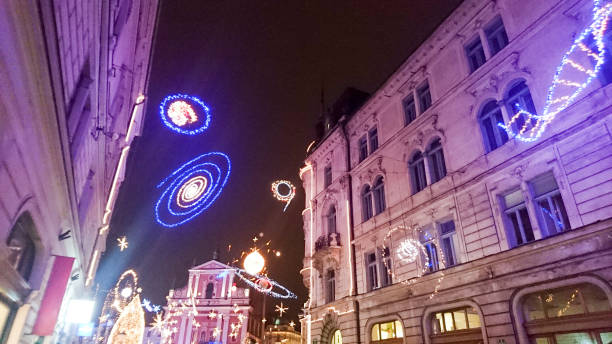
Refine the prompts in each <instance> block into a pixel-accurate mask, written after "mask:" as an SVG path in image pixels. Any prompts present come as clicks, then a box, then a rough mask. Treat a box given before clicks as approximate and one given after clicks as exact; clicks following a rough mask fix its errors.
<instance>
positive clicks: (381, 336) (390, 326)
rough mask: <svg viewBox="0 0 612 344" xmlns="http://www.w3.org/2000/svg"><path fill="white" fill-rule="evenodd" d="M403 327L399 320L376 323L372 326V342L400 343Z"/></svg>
mask: <svg viewBox="0 0 612 344" xmlns="http://www.w3.org/2000/svg"><path fill="white" fill-rule="evenodd" d="M403 338H404V327H403V326H402V322H401V321H399V320H395V321H389V322H383V323H378V324H375V325H374V326H372V332H371V339H372V343H390V344H395V343H402V342H403Z"/></svg>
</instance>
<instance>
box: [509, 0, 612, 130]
mask: <svg viewBox="0 0 612 344" xmlns="http://www.w3.org/2000/svg"><path fill="white" fill-rule="evenodd" d="M603 2H604V1H602V0H594V2H593V19H592V20H591V22H590V24H589V26H588V27H587V28H586V29H584V30H583V31H582V33H581V34H580V35H579V36H578V38H576V39H575V40H574V44H573V45H572V46H571V47H570V49H569V50H568V51H567V52H566V53H565V55H563V58H562V59H561V64H560V65H559V67H557V70H556V72H555V75H554V77H553V82H552V84H551V85H550V87H549V88H548V93H547V95H546V104H545V105H544V110H543V111H542V114H541V115H537V114H533V113H530V112H529V111H527V110H525V109H522V108H520V107H519V111H518V112H517V113H516V114H514V116H512V118H510V120H509V121H508V123H506V124H503V123H498V124H497V125H498V126H499V127H501V128H503V129H504V130H505V131H506V132H507V133H508V135H509V136H510V137H516V138H517V139H519V140H521V141H524V142H533V141H536V140H537V139H538V138H539V137H540V136H541V135H542V134H543V133H544V130H546V127H547V126H548V125H549V124H550V122H552V121H553V120H554V119H555V117H556V116H557V115H558V114H559V113H560V112H561V111H563V110H565V109H566V108H567V107H569V106H570V105H572V104H573V103H574V101H575V100H576V98H577V97H578V95H580V93H582V91H583V90H584V89H585V88H586V87H587V86H588V85H589V84H590V83H591V81H593V79H594V78H595V77H597V74H598V73H599V70H600V69H601V67H602V66H603V64H604V63H605V62H606V61H605V48H606V47H605V42H604V39H603V36H604V34H605V33H606V29H607V26H608V20H609V18H610V14H611V13H612V3H610V2H608V3H606V4H605V5H602V4H603ZM591 37H592V38H593V42H592V43H594V44H588V40H589V39H590V38H591ZM585 65H587V66H588V67H585ZM591 67H592V68H591Z"/></svg>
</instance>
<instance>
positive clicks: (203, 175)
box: [155, 152, 231, 228]
mask: <svg viewBox="0 0 612 344" xmlns="http://www.w3.org/2000/svg"><path fill="white" fill-rule="evenodd" d="M230 171H231V163H230V159H229V157H228V156H227V155H225V154H224V153H220V152H211V153H206V154H202V155H200V156H198V157H196V158H194V159H192V160H190V161H188V162H186V163H184V164H183V165H181V166H180V167H179V168H177V169H176V170H175V171H174V172H172V174H170V175H169V176H168V177H166V179H164V180H163V181H162V182H161V183H159V185H158V186H157V188H162V187H164V189H163V192H162V194H161V196H160V197H159V199H158V200H157V203H156V204H155V219H156V220H157V222H158V223H159V224H161V225H162V226H165V227H169V228H172V227H176V226H179V225H182V224H184V223H186V222H189V221H190V220H192V219H193V218H195V217H196V216H198V215H200V214H201V213H202V212H204V211H205V210H206V209H208V208H209V207H210V206H211V205H212V204H213V203H214V202H215V200H216V199H217V198H218V197H219V195H220V194H221V191H223V188H224V187H225V184H226V183H227V180H228V178H229V175H230Z"/></svg>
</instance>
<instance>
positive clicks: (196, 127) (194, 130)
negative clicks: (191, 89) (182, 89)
mask: <svg viewBox="0 0 612 344" xmlns="http://www.w3.org/2000/svg"><path fill="white" fill-rule="evenodd" d="M181 101H182V102H185V103H187V104H188V105H189V109H190V110H192V111H193V114H195V115H196V116H197V119H190V120H189V121H188V120H185V123H180V124H179V123H176V120H177V119H176V118H171V116H170V115H169V114H168V110H169V109H170V107H171V106H172V104H174V103H175V102H181ZM194 105H195V106H194ZM159 115H160V117H161V119H162V121H163V122H164V124H165V125H166V126H167V127H168V128H170V129H172V130H174V131H175V132H177V133H179V134H185V135H197V134H200V133H202V132H203V131H204V130H206V129H208V125H209V124H210V109H209V108H208V106H206V104H204V102H203V101H201V100H200V99H199V98H198V97H194V96H190V95H186V94H174V95H169V96H167V97H166V98H164V100H162V102H161V104H159ZM202 117H204V118H202ZM191 120H192V121H191Z"/></svg>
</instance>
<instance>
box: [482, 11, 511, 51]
mask: <svg viewBox="0 0 612 344" xmlns="http://www.w3.org/2000/svg"><path fill="white" fill-rule="evenodd" d="M485 35H486V36H487V41H488V42H489V52H490V53H491V56H493V55H495V54H497V53H498V52H499V51H500V50H502V49H503V48H504V47H505V46H506V45H508V35H507V34H506V29H505V28H504V23H503V22H502V20H501V18H499V17H498V18H496V19H495V20H494V21H493V22H492V23H491V24H489V26H488V27H487V28H486V29H485Z"/></svg>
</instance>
